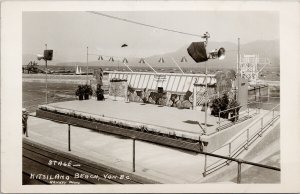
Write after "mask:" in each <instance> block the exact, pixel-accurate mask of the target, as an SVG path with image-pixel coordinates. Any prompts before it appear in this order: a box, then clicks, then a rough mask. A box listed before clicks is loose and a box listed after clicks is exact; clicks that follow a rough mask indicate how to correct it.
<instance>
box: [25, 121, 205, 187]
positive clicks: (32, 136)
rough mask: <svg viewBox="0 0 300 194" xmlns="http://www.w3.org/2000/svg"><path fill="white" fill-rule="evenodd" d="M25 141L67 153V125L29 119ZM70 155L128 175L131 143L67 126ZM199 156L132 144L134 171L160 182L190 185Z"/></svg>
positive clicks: (196, 174)
mask: <svg viewBox="0 0 300 194" xmlns="http://www.w3.org/2000/svg"><path fill="white" fill-rule="evenodd" d="M28 128H29V137H28V139H29V140H31V141H34V142H37V143H40V144H43V145H47V146H49V147H52V148H55V149H57V150H60V151H63V152H68V142H67V141H68V126H67V125H66V124H59V123H55V122H52V121H48V120H44V119H39V118H35V117H29V120H28ZM71 150H72V151H71V152H70V153H71V154H74V155H76V156H78V157H81V158H86V159H89V160H91V161H95V162H97V163H101V164H104V165H107V166H113V167H114V168H117V169H121V170H122V171H125V172H128V173H131V172H132V140H131V139H127V138H121V137H117V136H113V135H108V134H102V133H98V132H95V131H92V130H89V129H85V128H79V127H74V126H72V127H71ZM203 159H204V157H203V155H200V154H199V155H198V154H195V153H192V152H184V151H181V150H178V149H171V148H168V147H164V146H159V145H155V144H152V143H146V142H141V141H136V172H135V173H134V174H137V175H141V176H143V177H147V178H149V179H151V180H155V181H158V182H161V183H193V182H194V181H196V180H198V179H199V178H202V172H203V165H204V160H203Z"/></svg>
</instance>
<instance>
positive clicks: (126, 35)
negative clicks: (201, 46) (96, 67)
mask: <svg viewBox="0 0 300 194" xmlns="http://www.w3.org/2000/svg"><path fill="white" fill-rule="evenodd" d="M102 13H105V14H108V15H112V16H117V17H121V18H124V19H129V20H134V21H137V22H141V23H145V24H149V25H154V26H158V27H163V28H168V29H172V30H178V31H183V32H187V33H193V34H199V35H202V34H203V33H204V32H209V33H210V35H211V38H210V39H209V41H214V42H233V43H236V42H237V38H238V37H239V38H240V39H241V44H244V43H249V42H253V41H256V40H274V39H279V15H278V13H277V12H266V11H264V12H258V11H247V12H246V11H243V12H239V11H151V12H150V11H148V12H145V11H135V12H102ZM22 36H23V54H24V55H36V54H38V53H42V52H43V50H44V48H45V43H47V46H48V49H53V50H54V57H53V62H72V61H81V62H83V61H86V56H87V55H86V53H87V49H86V48H87V47H89V53H94V54H97V55H108V56H120V57H148V56H151V55H157V54H163V53H168V52H173V51H176V50H178V49H180V48H182V47H183V46H186V45H188V44H190V43H191V42H194V41H203V39H201V38H200V37H195V36H188V35H183V34H178V33H173V32H167V31H162V30H158V29H153V28H149V27H144V26H140V25H136V24H131V23H127V22H124V21H119V20H114V19H111V18H107V17H103V16H100V15H96V14H93V13H90V12H23V33H22ZM124 43H126V44H127V45H128V47H125V48H121V45H122V44H124ZM93 57H94V58H93ZM96 58H97V57H96V56H92V55H91V56H89V60H97V59H96Z"/></svg>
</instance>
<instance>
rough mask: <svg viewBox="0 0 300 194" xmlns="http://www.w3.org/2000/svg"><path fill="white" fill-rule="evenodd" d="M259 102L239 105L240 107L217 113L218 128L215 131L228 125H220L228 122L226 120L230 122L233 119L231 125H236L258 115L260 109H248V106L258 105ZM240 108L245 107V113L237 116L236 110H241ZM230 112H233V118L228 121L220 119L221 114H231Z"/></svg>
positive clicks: (257, 107)
mask: <svg viewBox="0 0 300 194" xmlns="http://www.w3.org/2000/svg"><path fill="white" fill-rule="evenodd" d="M260 103H261V102H258V101H254V102H248V103H247V104H244V105H240V106H236V107H233V108H229V109H226V110H223V111H220V112H219V120H218V122H217V123H218V125H219V126H218V127H217V131H220V130H221V129H222V128H223V127H224V126H226V125H228V123H225V124H223V125H222V123H224V122H228V120H232V119H233V124H234V125H235V124H236V123H238V121H239V120H242V119H248V118H251V117H252V116H254V115H256V114H258V113H260V107H259V106H258V105H256V106H255V108H254V109H253V108H250V105H252V104H260ZM242 107H246V111H243V112H242V113H241V114H237V109H241V108H242ZM232 110H234V116H231V117H230V118H229V119H222V114H224V113H227V114H230V112H232Z"/></svg>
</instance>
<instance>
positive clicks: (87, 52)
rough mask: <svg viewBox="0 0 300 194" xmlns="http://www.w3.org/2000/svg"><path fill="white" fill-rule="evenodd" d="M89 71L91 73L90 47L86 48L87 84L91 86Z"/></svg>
mask: <svg viewBox="0 0 300 194" xmlns="http://www.w3.org/2000/svg"><path fill="white" fill-rule="evenodd" d="M88 71H89V47H88V46H87V47H86V84H89V76H88Z"/></svg>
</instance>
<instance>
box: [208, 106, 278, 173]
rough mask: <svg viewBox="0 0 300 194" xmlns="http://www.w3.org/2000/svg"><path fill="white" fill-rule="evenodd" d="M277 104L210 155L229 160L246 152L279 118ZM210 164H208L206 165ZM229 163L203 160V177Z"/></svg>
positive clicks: (226, 161) (221, 160)
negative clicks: (223, 156) (225, 156)
mask: <svg viewBox="0 0 300 194" xmlns="http://www.w3.org/2000/svg"><path fill="white" fill-rule="evenodd" d="M279 106H280V105H279V104H278V105H276V106H275V107H273V108H272V110H270V111H268V112H267V113H265V114H264V115H263V116H262V117H261V118H259V119H258V120H256V121H254V122H253V123H252V124H250V125H249V126H247V128H246V129H245V130H243V131H241V132H240V133H239V134H237V135H236V136H235V137H233V138H232V139H231V140H229V141H228V142H227V143H226V144H224V145H223V146H222V147H220V148H218V149H216V150H214V151H212V153H216V154H218V153H219V154H222V155H227V156H228V157H230V158H236V157H237V156H239V155H240V154H241V152H242V151H244V150H247V149H248V147H249V146H250V144H252V143H253V142H254V141H255V140H256V139H257V138H258V137H262V135H263V133H264V132H265V131H266V130H267V129H268V128H269V127H270V126H272V125H273V124H274V123H275V121H277V119H278V118H279V117H280V112H279V111H278V109H279ZM208 162H210V164H208ZM229 163H230V161H228V160H224V159H219V160H214V159H213V160H210V161H208V160H207V158H205V166H204V172H203V175H204V176H206V175H207V174H210V173H212V172H214V171H216V170H218V169H220V168H222V167H224V166H226V165H228V164H229Z"/></svg>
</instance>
